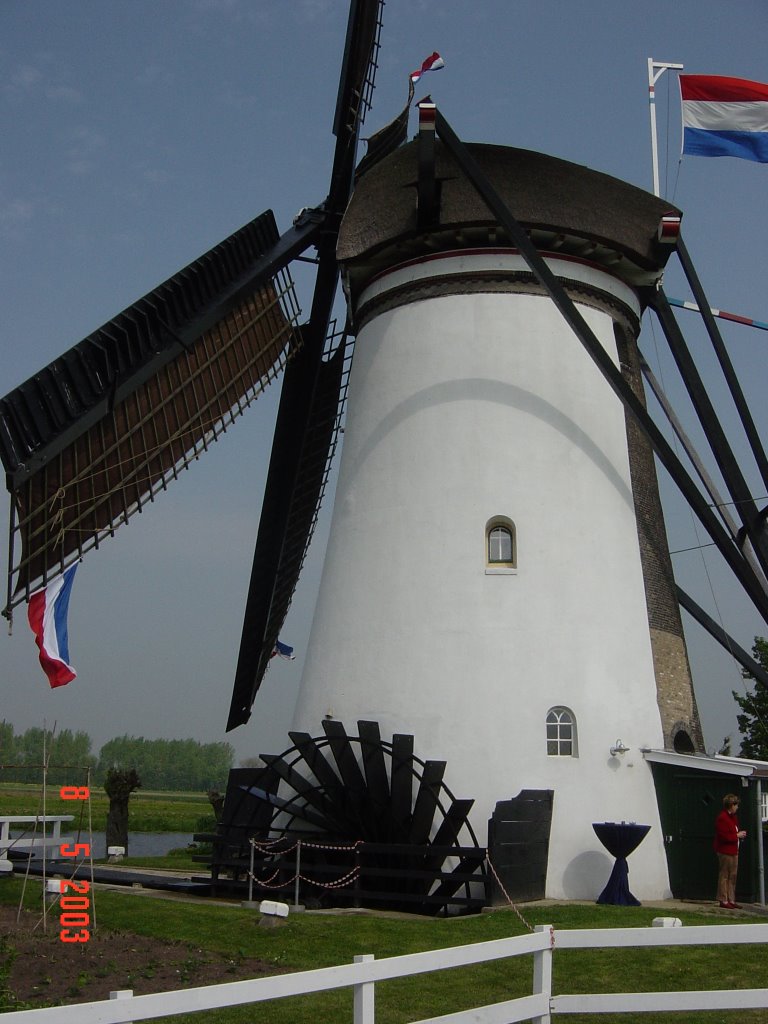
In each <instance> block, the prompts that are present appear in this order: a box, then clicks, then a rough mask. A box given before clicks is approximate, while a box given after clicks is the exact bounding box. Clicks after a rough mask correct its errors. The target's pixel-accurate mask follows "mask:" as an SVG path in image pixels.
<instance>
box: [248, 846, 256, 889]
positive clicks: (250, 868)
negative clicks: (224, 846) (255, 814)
mask: <svg viewBox="0 0 768 1024" xmlns="http://www.w3.org/2000/svg"><path fill="white" fill-rule="evenodd" d="M248 845H249V846H250V848H251V856H250V863H249V866H248V902H249V903H253V868H254V863H253V860H254V850H255V846H254V842H253V836H250V837H249V839H248Z"/></svg>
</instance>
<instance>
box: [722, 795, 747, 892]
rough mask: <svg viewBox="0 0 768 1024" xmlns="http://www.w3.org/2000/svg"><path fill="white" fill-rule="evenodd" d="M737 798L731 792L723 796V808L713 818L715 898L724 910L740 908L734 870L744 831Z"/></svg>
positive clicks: (737, 863) (735, 869) (737, 861)
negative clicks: (717, 870)
mask: <svg viewBox="0 0 768 1024" xmlns="http://www.w3.org/2000/svg"><path fill="white" fill-rule="evenodd" d="M738 809H739V798H738V797H737V796H735V795H734V794H733V793H728V794H727V796H724V797H723V809H722V811H720V813H719V814H718V816H717V819H716V820H715V843H714V846H715V853H716V854H717V859H718V862H719V865H720V870H719V874H718V877H717V900H718V903H719V904H720V906H721V907H723V909H724V910H741V906H740V905H739V904H738V903H736V902H735V900H736V872H737V871H738V869H739V840H740V839H744V837H745V836H746V834H747V833H746V832H744V831H740V830H739V819H738V818H737V817H736V812H737V811H738Z"/></svg>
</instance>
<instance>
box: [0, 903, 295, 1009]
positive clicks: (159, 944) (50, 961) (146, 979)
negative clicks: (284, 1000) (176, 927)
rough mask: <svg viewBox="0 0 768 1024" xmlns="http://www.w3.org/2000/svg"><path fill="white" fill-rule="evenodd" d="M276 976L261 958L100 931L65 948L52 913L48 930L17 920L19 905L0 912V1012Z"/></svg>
mask: <svg viewBox="0 0 768 1024" xmlns="http://www.w3.org/2000/svg"><path fill="white" fill-rule="evenodd" d="M278 973H280V970H279V968H276V967H275V965H274V964H268V963H266V962H265V961H263V960H258V959H255V958H249V957H243V958H238V959H229V958H228V957H226V956H222V955H221V954H219V953H212V952H210V951H209V950H205V949H201V948H198V947H196V946H189V945H187V944H186V943H181V942H178V943H177V942H166V941H164V940H162V939H153V938H147V937H145V936H142V935H132V934H129V933H122V932H109V931H105V930H103V929H99V930H98V931H97V932H94V933H93V934H92V935H91V937H90V939H89V941H88V942H84V943H64V942H62V941H61V939H60V938H59V928H58V918H57V917H56V916H55V915H52V917H51V919H49V921H48V930H47V932H44V931H43V925H42V920H41V915H40V914H39V913H33V912H31V911H23V912H22V914H21V917H20V918H19V920H18V921H17V909H16V908H15V907H3V906H0V1013H2V1012H3V1011H4V1010H11V1009H29V1008H32V1007H36V1006H47V1005H57V1004H59V1005H61V1004H67V1003H84V1002H89V1001H91V1000H96V999H108V998H109V993H110V992H111V991H113V990H116V989H133V993H134V995H137V996H138V995H144V994H146V993H148V992H167V991H169V990H171V989H180V988H194V987H196V986H197V985H215V984H218V983H222V982H227V981H244V980H246V979H248V978H256V977H260V976H264V975H267V974H278Z"/></svg>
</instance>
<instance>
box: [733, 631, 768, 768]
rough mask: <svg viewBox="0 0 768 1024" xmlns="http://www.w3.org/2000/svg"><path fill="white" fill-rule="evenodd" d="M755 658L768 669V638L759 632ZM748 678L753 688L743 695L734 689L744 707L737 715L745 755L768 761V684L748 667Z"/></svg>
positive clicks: (746, 672) (743, 673) (738, 700)
mask: <svg viewBox="0 0 768 1024" xmlns="http://www.w3.org/2000/svg"><path fill="white" fill-rule="evenodd" d="M752 655H753V657H754V659H755V661H756V662H757V663H758V664H759V665H761V666H762V667H763V668H764V669H765V670H766V671H767V672H768V639H766V638H765V637H764V636H756V637H755V643H754V645H753V647H752ZM742 675H743V676H744V678H745V679H751V680H752V681H753V686H752V689H751V691H750V692H748V693H745V694H744V695H743V696H740V695H739V694H738V693H736V691H735V690H734V691H733V699H734V700H735V701H736V703H737V704H738V705H739V707H740V708H741V710H742V712H743V713H742V714H740V715H737V716H736V720H737V721H738V723H739V731H740V732H741V734H742V736H743V739H742V741H741V751H740V754H741V756H742V757H752V758H755V759H757V760H759V761H768V687H767V686H766V685H765V684H764V683H762V682H760V680H759V679H755V677H754V676H753V675H752V673H751V672H748V671H747V670H746V669H744V671H743V672H742Z"/></svg>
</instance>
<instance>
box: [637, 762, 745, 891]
mask: <svg viewBox="0 0 768 1024" xmlns="http://www.w3.org/2000/svg"><path fill="white" fill-rule="evenodd" d="M653 775H654V781H655V783H656V792H657V795H658V797H659V811H660V815H661V822H662V829H663V832H664V843H665V850H666V853H667V865H668V867H669V881H670V887H671V889H672V893H673V895H674V896H676V897H677V898H678V899H691V900H712V901H713V902H714V900H715V897H716V895H717V856H716V855H715V852H714V850H713V848H712V841H713V838H714V826H715V818H716V817H717V815H718V814H719V813H720V811H721V810H722V807H723V797H724V796H725V795H726V793H735V794H736V795H737V796H738V797H739V798H740V800H741V806H740V808H739V823H740V825H741V827H742V828H744V829H746V830H747V839H746V840H745V841H744V842H743V843H742V844H741V850H740V852H739V875H738V883H737V886H736V898H737V899H738V900H739V901H743V902H745V903H751V902H754V901H755V900H756V899H757V870H756V858H755V851H756V850H757V843H756V826H757V814H756V810H755V791H754V785H749V786H742V784H741V778H740V777H739V776H734V775H717V774H715V773H714V772H693V771H690V769H683V768H676V767H674V766H673V765H659V764H654V765H653Z"/></svg>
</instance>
